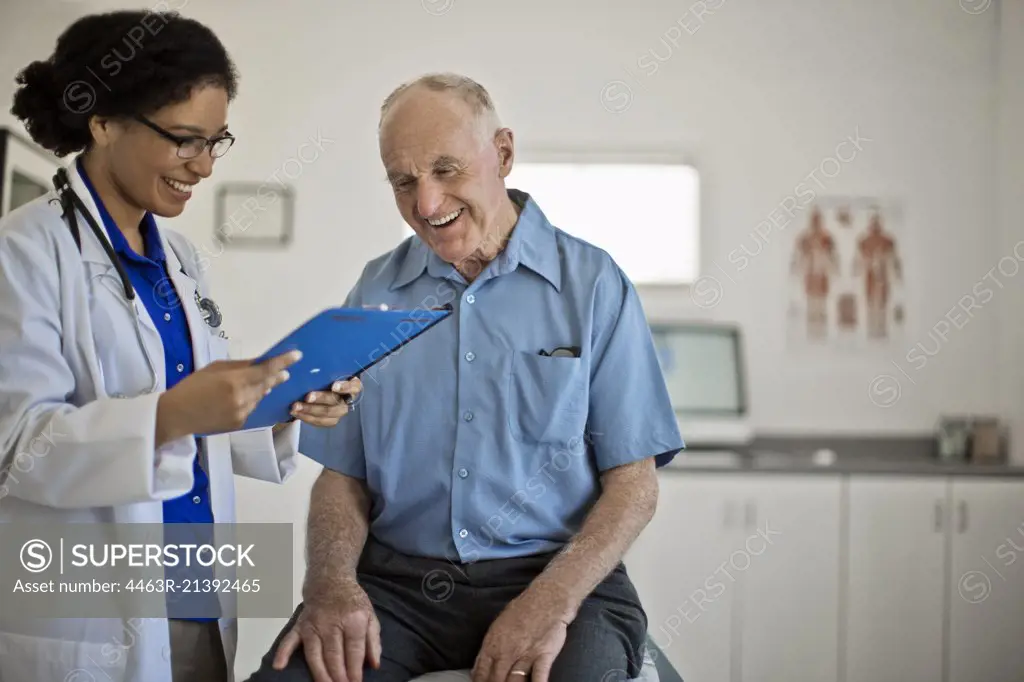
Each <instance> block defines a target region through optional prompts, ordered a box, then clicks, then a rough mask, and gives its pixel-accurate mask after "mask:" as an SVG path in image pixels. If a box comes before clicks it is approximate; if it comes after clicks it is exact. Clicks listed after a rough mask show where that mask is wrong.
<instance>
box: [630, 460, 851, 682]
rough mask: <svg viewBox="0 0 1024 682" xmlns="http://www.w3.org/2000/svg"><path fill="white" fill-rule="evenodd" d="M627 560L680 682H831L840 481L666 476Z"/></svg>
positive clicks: (835, 630)
mask: <svg viewBox="0 0 1024 682" xmlns="http://www.w3.org/2000/svg"><path fill="white" fill-rule="evenodd" d="M659 483H660V494H659V500H658V510H657V513H656V514H655V517H654V519H653V520H652V522H651V524H650V525H649V526H648V527H647V529H646V530H645V531H644V532H643V533H642V534H641V535H640V537H639V538H638V539H637V541H636V543H634V545H633V547H632V548H631V550H630V552H629V553H628V554H627V555H626V559H625V563H626V567H627V570H628V571H629V574H630V576H631V578H632V579H633V582H634V584H635V585H636V588H637V591H638V592H639V594H640V598H641V600H642V601H643V604H644V609H645V610H646V611H647V616H648V621H649V623H648V629H649V632H650V635H651V637H652V639H654V641H655V642H656V643H657V644H658V646H659V647H660V648H661V649H662V650H663V652H664V653H665V655H666V656H667V657H668V659H669V660H670V661H671V663H672V665H673V666H674V667H675V668H676V669H677V670H678V671H679V673H680V675H681V676H682V678H683V679H684V680H691V679H692V680H701V681H702V682H736V681H739V680H741V681H742V682H761V681H765V682H767V681H769V680H772V681H774V680H779V679H784V680H786V681H787V682H802V681H804V680H806V682H834V680H836V679H837V677H836V665H837V664H836V661H837V642H838V619H839V618H838V608H839V601H838V589H837V581H838V576H839V568H838V564H839V517H840V515H839V501H840V497H841V496H840V494H839V491H840V481H839V479H835V478H832V477H820V478H819V477H813V478H812V477H784V476H779V475H773V476H744V475H739V474H721V475H716V474H706V473H699V474H698V473H694V474H691V473H687V472H673V471H669V472H666V473H663V474H661V475H660V476H659Z"/></svg>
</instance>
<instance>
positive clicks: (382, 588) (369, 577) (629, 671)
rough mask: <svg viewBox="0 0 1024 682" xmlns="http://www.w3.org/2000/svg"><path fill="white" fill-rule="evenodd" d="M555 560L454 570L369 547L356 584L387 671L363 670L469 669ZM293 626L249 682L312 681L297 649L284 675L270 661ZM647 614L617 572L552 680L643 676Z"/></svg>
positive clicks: (368, 675)
mask: <svg viewBox="0 0 1024 682" xmlns="http://www.w3.org/2000/svg"><path fill="white" fill-rule="evenodd" d="M553 558H554V555H553V554H546V555H540V556H533V557H524V558H516V559H500V560H491V561H478V562H474V563H471V564H452V563H450V562H448V561H445V560H436V559H423V558H418V557H409V556H405V555H403V554H400V553H398V552H395V551H393V550H391V549H388V548H387V547H384V546H383V545H381V544H379V543H376V542H374V541H373V540H372V539H371V540H369V541H368V542H367V546H366V548H365V550H364V552H363V555H362V557H361V558H360V562H359V568H358V579H359V584H360V585H362V587H363V589H364V590H366V593H367V595H369V597H370V601H372V602H373V607H374V611H375V613H376V615H377V618H378V620H379V621H380V625H381V649H382V653H381V667H380V668H379V669H377V670H373V669H372V668H369V667H365V668H364V673H363V679H364V680H365V681H366V682H407V681H408V680H411V679H414V678H415V677H417V676H419V675H424V674H426V673H428V672H436V671H439V670H460V669H468V668H472V667H473V663H474V661H475V660H476V656H477V653H478V652H479V650H480V645H481V643H482V642H483V639H484V636H485V635H486V634H487V629H488V628H489V627H490V625H491V623H492V622H493V621H494V619H495V618H496V617H497V616H498V614H499V613H501V611H502V609H504V608H505V606H506V605H507V604H508V603H509V602H510V601H511V600H512V599H514V598H515V597H516V596H518V595H519V594H520V593H521V592H522V591H523V590H524V589H526V587H527V586H529V584H530V582H531V581H532V580H533V579H534V578H536V577H537V576H538V575H539V574H540V572H541V571H542V570H543V569H544V567H545V566H546V565H547V564H548V562H549V561H551V559H553ZM301 611H302V605H301V604H300V605H299V606H298V608H297V609H296V610H295V613H294V614H293V615H292V618H291V620H290V621H289V622H288V624H287V625H286V626H285V627H284V629H283V630H282V631H281V633H280V635H278V637H277V639H276V640H275V641H274V644H273V646H272V647H271V650H270V651H268V652H267V654H266V655H265V656H264V657H263V660H262V663H261V665H260V668H259V670H258V671H257V672H256V673H254V674H253V675H252V677H250V678H249V680H248V682H308V681H310V680H312V679H313V678H312V675H311V674H310V671H309V668H308V666H307V665H306V660H305V658H304V656H303V652H302V649H301V647H300V648H299V650H298V651H296V652H295V654H293V655H292V658H291V660H290V661H289V663H288V666H287V667H286V668H285V669H284V670H280V671H278V670H274V669H273V667H272V665H273V660H274V653H275V651H276V650H277V647H278V645H279V644H280V642H281V640H282V639H283V638H284V636H285V634H286V633H287V632H288V631H289V630H290V629H291V628H292V626H293V625H294V623H295V620H296V618H298V616H299V614H300V613H301ZM646 635H647V616H646V614H645V613H644V610H643V608H642V607H641V605H640V599H639V597H638V596H637V593H636V590H635V589H634V588H633V584H632V582H631V581H630V579H629V577H628V576H627V575H626V569H625V567H624V566H622V565H621V564H620V565H619V566H618V567H617V568H616V569H615V570H614V571H613V572H612V573H611V574H610V575H609V576H608V577H607V578H606V579H605V580H604V581H603V582H601V584H600V585H598V586H597V588H596V589H595V590H594V591H593V592H592V593H591V594H590V596H588V597H587V599H586V600H585V601H584V603H583V605H582V606H581V608H580V610H579V612H578V614H577V616H576V618H575V620H573V622H572V623H571V624H570V625H569V627H568V628H567V632H566V640H565V645H564V646H563V647H562V650H561V653H559V655H558V658H557V659H555V663H554V666H553V667H552V670H551V675H550V682H620V681H621V680H627V679H632V678H635V677H638V676H639V674H640V668H641V666H642V664H643V653H644V643H645V640H646Z"/></svg>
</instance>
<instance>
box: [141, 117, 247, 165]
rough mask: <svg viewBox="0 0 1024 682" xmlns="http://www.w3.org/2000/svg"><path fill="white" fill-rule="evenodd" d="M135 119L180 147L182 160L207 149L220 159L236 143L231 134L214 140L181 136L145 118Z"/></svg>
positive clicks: (192, 157)
mask: <svg viewBox="0 0 1024 682" xmlns="http://www.w3.org/2000/svg"><path fill="white" fill-rule="evenodd" d="M134 119H135V120H136V121H138V122H139V123H141V124H143V125H144V126H146V127H147V128H149V129H150V130H152V131H153V132H155V133H156V134H157V135H160V136H161V137H163V138H165V139H167V140H170V141H171V142H173V143H174V144H176V145H178V157H179V158H182V159H194V158H196V157H197V156H199V155H200V154H202V153H203V152H204V151H206V150H207V148H209V150H210V156H212V157H213V158H215V159H219V158H220V157H222V156H224V155H225V154H227V153H228V150H229V149H231V145H233V144H234V143H235V137H234V136H233V135H231V134H228V135H221V136H220V137H214V138H212V139H211V138H208V137H202V136H200V135H189V136H181V135H175V134H174V133H171V132H168V131H166V130H164V129H163V128H161V127H160V126H158V125H157V124H155V123H153V122H152V121H150V120H148V119H146V118H145V117H143V116H135V117H134Z"/></svg>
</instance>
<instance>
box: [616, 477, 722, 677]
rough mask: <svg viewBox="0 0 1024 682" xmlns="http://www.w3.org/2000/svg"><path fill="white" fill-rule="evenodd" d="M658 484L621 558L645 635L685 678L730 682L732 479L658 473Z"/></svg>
mask: <svg viewBox="0 0 1024 682" xmlns="http://www.w3.org/2000/svg"><path fill="white" fill-rule="evenodd" d="M658 481H659V486H660V492H659V495H658V509H657V511H656V512H655V515H654V518H653V519H652V521H651V523H650V524H649V525H648V526H647V528H646V529H645V530H644V532H643V533H641V534H640V537H639V538H638V539H637V540H636V542H635V543H634V544H633V546H632V547H631V548H630V551H629V552H628V553H627V554H626V558H625V564H626V570H627V571H628V572H629V575H630V577H631V578H632V579H633V583H634V585H635V586H636V588H637V591H638V592H639V594H640V599H641V600H642V602H643V605H644V609H645V610H646V612H647V618H648V632H649V634H650V636H651V638H652V639H653V640H654V641H655V643H657V644H658V646H659V647H660V648H661V649H662V651H663V652H664V654H665V655H666V657H667V658H668V660H669V661H670V662H671V663H672V665H673V667H675V669H676V670H677V671H678V672H679V674H680V676H681V677H682V678H683V679H684V680H701V682H730V680H731V676H732V663H731V654H732V651H731V647H732V641H733V638H732V609H733V604H734V599H735V592H736V586H735V583H734V581H733V580H731V579H730V577H729V576H728V575H726V574H725V573H724V572H723V570H722V567H723V566H726V565H727V564H728V561H729V556H730V553H731V552H732V551H733V550H735V549H736V547H735V544H736V543H735V541H734V538H737V537H741V536H740V535H739V525H738V524H739V520H740V516H739V514H738V507H737V505H736V504H735V502H734V501H733V500H734V498H735V490H736V485H735V480H734V475H731V474H724V475H716V474H703V473H691V472H686V471H678V470H677V471H673V470H668V471H664V470H663V471H662V472H660V473H659V477H658Z"/></svg>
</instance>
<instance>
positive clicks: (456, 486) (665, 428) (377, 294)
mask: <svg viewBox="0 0 1024 682" xmlns="http://www.w3.org/2000/svg"><path fill="white" fill-rule="evenodd" d="M509 195H510V197H511V198H512V199H513V200H514V201H516V202H517V203H518V204H519V205H520V206H521V207H522V208H521V213H520V216H519V220H518V222H517V224H516V227H515V230H514V231H513V232H512V236H511V238H510V240H509V242H508V244H507V245H506V247H505V248H504V249H503V251H502V252H501V253H500V254H499V255H498V257H497V258H496V259H495V260H494V261H492V262H491V263H489V264H488V265H487V267H486V268H485V269H484V270H483V271H482V272H481V273H480V275H479V276H478V277H477V278H476V279H475V280H474V281H473V282H472V283H467V281H466V280H465V279H464V278H463V277H462V275H460V274H459V273H458V272H457V271H456V270H455V269H454V268H453V267H452V265H450V264H448V263H445V262H444V261H442V260H441V259H440V258H439V257H438V256H437V255H436V254H435V253H434V252H433V251H431V250H430V248H429V247H428V246H427V245H425V244H424V243H423V241H421V240H420V239H419V238H418V237H410V238H409V239H407V240H405V241H404V242H402V244H400V245H399V246H398V247H397V248H396V249H394V250H393V251H391V252H390V253H387V254H385V255H383V256H381V257H379V258H377V259H375V260H373V261H371V262H370V263H368V264H367V265H366V267H365V269H364V270H363V273H362V275H361V276H360V278H359V280H358V281H357V282H356V284H355V286H354V288H353V290H352V291H351V293H350V294H349V296H348V298H347V300H346V302H345V305H349V306H354V307H359V306H363V305H379V304H382V303H386V304H387V305H388V306H390V307H391V308H392V309H401V308H404V309H411V310H415V309H421V308H430V307H436V306H440V305H444V304H451V305H452V306H453V309H454V312H453V314H452V316H451V317H450V318H448V319H447V320H445V321H443V322H441V323H440V324H438V325H437V326H436V327H434V328H433V329H431V330H429V331H427V332H426V333H425V334H424V335H423V336H421V337H419V338H418V339H416V340H414V341H412V342H411V343H409V344H407V345H406V346H404V347H403V348H402V349H401V350H400V351H399V352H397V353H396V354H394V355H392V356H389V357H388V358H386V359H384V360H382V361H381V362H380V363H379V364H377V365H376V366H374V367H373V368H371V369H370V370H368V371H367V372H366V373H364V375H363V376H362V381H363V386H364V389H363V394H362V396H361V398H360V400H359V403H358V407H357V409H356V410H355V411H354V412H353V413H352V414H351V415H349V416H348V417H346V418H345V419H342V420H341V421H339V422H338V424H337V426H335V427H333V428H331V429H307V428H306V426H305V425H303V431H302V433H303V435H302V444H301V447H300V450H301V451H302V452H303V453H304V454H306V455H307V456H309V457H311V458H312V459H314V460H316V461H318V462H320V463H322V464H323V465H324V466H325V467H327V468H330V469H334V470H336V471H339V472H341V473H343V474H346V475H348V476H352V477H355V478H359V479H363V480H365V481H366V483H367V487H368V489H369V491H370V495H371V500H372V507H371V512H370V532H371V533H372V534H373V536H374V537H375V538H376V539H377V540H379V541H381V542H382V543H384V544H386V545H388V546H390V547H392V548H393V549H395V550H398V551H400V552H403V553H406V554H411V555H418V556H427V557H435V558H446V559H449V560H451V561H457V562H462V563H470V562H473V561H477V560H483V559H496V558H506V557H515V556H524V555H531V554H537V553H542V552H552V551H556V550H558V549H560V548H561V547H562V546H563V545H564V543H565V542H566V541H568V540H569V539H570V538H571V537H572V536H573V535H575V534H576V533H577V532H578V531H579V529H580V528H581V526H582V524H583V519H584V517H585V516H586V514H587V512H588V511H589V509H590V508H591V506H592V505H593V503H594V501H595V500H596V499H597V497H598V496H599V495H600V490H601V486H600V476H601V473H602V472H604V471H607V470H608V469H611V468H613V467H617V466H620V465H623V464H627V463H630V462H635V461H638V460H641V459H645V458H649V457H654V458H655V461H656V463H657V464H659V465H664V464H665V463H667V462H668V461H669V460H671V459H672V457H674V455H675V453H677V452H678V451H679V450H681V449H682V448H683V447H684V443H683V440H682V438H681V436H680V433H679V428H678V425H677V422H676V417H675V413H674V411H673V409H672V404H671V401H670V399H669V395H668V390H667V388H666V386H665V380H664V377H663V375H662V372H661V368H660V366H659V363H658V355H657V351H656V349H655V345H654V343H653V341H652V337H651V331H650V328H649V327H648V325H647V321H646V318H645V316H644V312H643V309H642V308H641V304H640V300H639V297H638V296H637V292H636V291H635V289H634V287H633V285H632V283H631V282H630V281H629V280H628V279H627V278H626V276H625V274H624V273H623V272H622V270H621V269H620V268H619V267H618V266H617V265H616V263H615V262H614V261H613V260H612V258H611V257H610V256H609V255H608V254H607V253H606V252H605V251H603V250H601V249H599V248H597V247H595V246H593V245H591V244H588V243H587V242H584V241H582V240H580V239H577V238H575V237H573V236H571V235H570V234H567V233H566V232H563V231H562V230H560V229H558V228H556V227H554V226H553V225H551V223H549V222H548V220H547V218H546V217H545V216H544V213H543V212H542V211H541V209H540V207H539V206H538V205H537V203H536V202H535V201H534V200H533V199H532V198H531V197H530V196H529V195H527V194H525V193H523V192H519V191H516V190H510V191H509ZM569 228H570V229H571V226H569ZM570 347H574V348H575V350H574V351H573V352H572V354H570V355H569V356H568V357H565V356H564V354H563V353H559V352H555V351H556V349H558V348H570Z"/></svg>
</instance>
